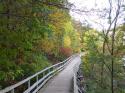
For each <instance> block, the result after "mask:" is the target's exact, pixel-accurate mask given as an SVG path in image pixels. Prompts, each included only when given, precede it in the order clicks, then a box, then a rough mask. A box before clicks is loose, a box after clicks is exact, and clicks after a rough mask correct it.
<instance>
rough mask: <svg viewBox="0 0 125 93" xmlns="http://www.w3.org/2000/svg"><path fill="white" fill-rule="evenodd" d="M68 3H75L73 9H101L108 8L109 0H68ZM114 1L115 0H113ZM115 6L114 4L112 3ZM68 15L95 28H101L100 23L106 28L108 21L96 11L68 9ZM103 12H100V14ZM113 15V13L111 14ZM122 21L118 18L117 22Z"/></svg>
mask: <svg viewBox="0 0 125 93" xmlns="http://www.w3.org/2000/svg"><path fill="white" fill-rule="evenodd" d="M68 1H69V2H70V3H73V4H74V5H75V9H80V10H84V11H86V10H91V9H99V10H103V9H105V8H109V2H108V0H68ZM114 1H115V0H114ZM114 7H115V4H114ZM113 9H114V10H113V11H114V13H115V11H116V10H115V8H113ZM70 15H71V16H72V18H74V19H75V20H77V21H80V22H82V23H83V24H84V25H88V23H89V25H90V26H91V27H93V28H95V29H98V30H102V26H101V25H100V23H101V24H103V26H104V28H106V29H107V28H108V25H109V24H108V21H107V19H103V18H102V17H101V18H100V16H98V15H100V14H99V13H97V12H90V13H85V12H78V11H70ZM103 15H104V14H102V13H101V16H103ZM112 16H113V17H114V14H112ZM120 23H122V19H120V22H119V24H120Z"/></svg>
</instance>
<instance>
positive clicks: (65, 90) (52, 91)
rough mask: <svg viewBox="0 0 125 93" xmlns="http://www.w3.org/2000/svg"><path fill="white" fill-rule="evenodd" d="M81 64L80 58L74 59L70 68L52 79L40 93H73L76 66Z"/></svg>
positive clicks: (67, 67) (69, 65)
mask: <svg viewBox="0 0 125 93" xmlns="http://www.w3.org/2000/svg"><path fill="white" fill-rule="evenodd" d="M80 62H81V59H80V57H79V56H78V57H76V58H74V59H72V60H71V62H70V63H69V64H68V66H66V68H65V69H64V70H63V71H61V72H60V73H59V74H58V75H56V76H55V77H54V78H53V79H51V80H50V81H49V82H48V83H47V84H46V85H45V86H44V87H43V88H42V89H41V90H40V91H39V92H38V93H73V74H74V66H75V65H76V64H79V63H80Z"/></svg>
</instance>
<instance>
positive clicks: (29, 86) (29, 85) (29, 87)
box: [28, 80, 30, 88]
mask: <svg viewBox="0 0 125 93" xmlns="http://www.w3.org/2000/svg"><path fill="white" fill-rule="evenodd" d="M28 88H30V80H29V81H28Z"/></svg>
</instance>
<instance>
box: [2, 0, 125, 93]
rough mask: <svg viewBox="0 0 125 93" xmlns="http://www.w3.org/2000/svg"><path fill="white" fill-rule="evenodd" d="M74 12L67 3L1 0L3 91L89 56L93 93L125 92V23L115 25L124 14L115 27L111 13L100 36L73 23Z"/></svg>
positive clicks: (88, 81)
mask: <svg viewBox="0 0 125 93" xmlns="http://www.w3.org/2000/svg"><path fill="white" fill-rule="evenodd" d="M70 7H71V4H70V3H69V2H68V1H67V0H0V89H3V88H5V87H7V86H10V85H13V84H15V83H17V82H19V81H21V80H23V79H25V78H27V77H28V76H31V75H33V74H34V73H36V72H38V71H40V70H42V69H44V68H46V67H48V66H50V65H52V64H55V63H58V62H60V61H63V60H64V59H66V58H67V57H69V56H71V55H72V54H74V53H79V52H85V56H84V57H83V58H82V59H83V62H82V67H83V74H84V78H85V82H84V83H85V84H86V89H87V93H125V69H124V67H123V65H124V64H123V60H122V58H123V56H124V54H125V45H124V44H123V43H124V39H123V37H124V35H125V34H124V33H125V24H121V25H119V26H116V25H115V24H116V23H115V21H116V22H117V20H118V17H117V16H118V15H117V14H118V12H117V13H116V17H115V19H114V20H115V21H114V20H113V22H112V21H111V11H110V13H109V18H108V20H109V24H110V25H109V29H108V30H104V29H103V30H102V31H98V30H96V29H94V28H92V27H90V26H84V25H83V24H82V23H81V22H80V21H76V20H74V19H72V18H71V16H70V14H69V12H70V10H69V9H70ZM118 9H119V7H118ZM112 23H114V25H113V27H110V26H111V25H112Z"/></svg>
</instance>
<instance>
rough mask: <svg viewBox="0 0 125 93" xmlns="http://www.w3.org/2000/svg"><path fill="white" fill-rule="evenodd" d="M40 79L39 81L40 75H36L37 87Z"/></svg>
mask: <svg viewBox="0 0 125 93" xmlns="http://www.w3.org/2000/svg"><path fill="white" fill-rule="evenodd" d="M38 81H39V76H38V75H37V76H36V82H37V87H38Z"/></svg>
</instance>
